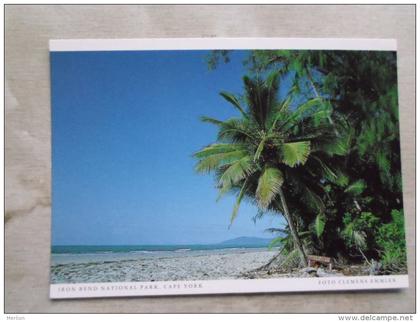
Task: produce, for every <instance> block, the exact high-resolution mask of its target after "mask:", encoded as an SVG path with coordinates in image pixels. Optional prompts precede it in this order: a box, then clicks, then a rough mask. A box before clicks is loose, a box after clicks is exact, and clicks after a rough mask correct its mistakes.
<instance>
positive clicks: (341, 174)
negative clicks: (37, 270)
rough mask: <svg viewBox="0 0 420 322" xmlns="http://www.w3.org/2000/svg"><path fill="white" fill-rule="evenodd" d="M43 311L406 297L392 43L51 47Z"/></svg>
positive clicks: (163, 42)
mask: <svg viewBox="0 0 420 322" xmlns="http://www.w3.org/2000/svg"><path fill="white" fill-rule="evenodd" d="M50 60H51V101H52V107H51V110H52V239H51V240H52V245H51V272H50V283H51V285H50V297H51V298H53V299H59V298H83V297H114V296H124V297H127V296H156V295H180V294H233V293H258V292H264V293H266V292H305V291H339V290H363V289H393V288H404V287H408V275H407V260H406V241H405V228H404V227H405V224H404V208H403V195H402V178H401V156H400V135H399V131H400V130H399V113H398V83H397V46H396V42H395V41H394V40H391V39H297V38H290V39H286V38H253V39H247V38H232V39H228V38H208V39H205V38H200V39H198V38H197V39H68V40H51V41H50Z"/></svg>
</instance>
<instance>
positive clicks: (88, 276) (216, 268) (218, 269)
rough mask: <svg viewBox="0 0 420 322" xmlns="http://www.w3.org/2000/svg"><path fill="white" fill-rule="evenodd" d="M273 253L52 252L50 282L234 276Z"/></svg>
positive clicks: (251, 250)
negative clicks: (92, 253) (99, 253)
mask: <svg viewBox="0 0 420 322" xmlns="http://www.w3.org/2000/svg"><path fill="white" fill-rule="evenodd" d="M276 254H277V251H275V250H270V251H269V250H267V248H261V249H224V250H211V251H185V252H173V251H172V252H153V254H150V252H149V253H132V254H127V253H122V254H114V253H110V254H101V255H100V256H99V255H97V254H94V255H90V256H89V255H87V254H82V255H81V254H53V255H52V259H51V261H52V263H51V283H82V282H134V281H176V280H214V279H235V278H241V274H243V273H246V272H247V271H250V270H253V269H256V268H258V267H260V266H262V265H264V264H266V263H267V262H268V261H269V260H270V259H271V258H272V257H273V256H275V255H276ZM242 278H243V277H242Z"/></svg>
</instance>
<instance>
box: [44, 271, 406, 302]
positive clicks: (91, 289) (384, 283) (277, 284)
mask: <svg viewBox="0 0 420 322" xmlns="http://www.w3.org/2000/svg"><path fill="white" fill-rule="evenodd" d="M408 285H409V283H408V275H375V276H340V277H321V278H317V277H306V278H277V279H253V280H201V281H165V282H163V281H157V282H119V283H74V284H51V285H50V298H51V299H66V298H89V297H90V298H94V297H121V296H122V297H129V296H166V295H199V294H202V295H203V294H240V293H268V292H270V293H274V292H307V291H346V290H377V289H395V288H407V287H408Z"/></svg>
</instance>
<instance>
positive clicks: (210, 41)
mask: <svg viewBox="0 0 420 322" xmlns="http://www.w3.org/2000/svg"><path fill="white" fill-rule="evenodd" d="M214 49H222V50H235V49H236V50H253V49H261V50H262V49H266V50H270V49H272V50H276V49H290V50H362V51H369V50H371V51H396V50H397V42H396V40H395V39H350V38H348V39H345V38H147V39H146V38H144V39H52V40H50V41H49V50H50V52H77V51H136V50H138V51H140V50H150V51H154V50H214ZM407 287H409V279H408V275H380V276H339V277H322V278H316V277H306V278H276V279H251V280H249V279H237V280H231V279H226V280H199V281H154V282H111V283H72V284H66V283H63V284H61V283H60V284H50V298H51V299H66V298H100V297H130V296H170V295H200V294H241V293H269V292H270V293H274V292H309V291H346V290H378V289H401V288H407Z"/></svg>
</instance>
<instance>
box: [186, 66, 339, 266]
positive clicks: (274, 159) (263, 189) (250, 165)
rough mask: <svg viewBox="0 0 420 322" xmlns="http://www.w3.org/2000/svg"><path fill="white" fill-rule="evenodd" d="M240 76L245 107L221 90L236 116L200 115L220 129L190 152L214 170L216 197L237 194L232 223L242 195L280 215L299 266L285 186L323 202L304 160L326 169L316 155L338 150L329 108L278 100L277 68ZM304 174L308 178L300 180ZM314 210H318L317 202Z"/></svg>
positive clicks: (200, 165) (201, 164) (298, 242)
mask: <svg viewBox="0 0 420 322" xmlns="http://www.w3.org/2000/svg"><path fill="white" fill-rule="evenodd" d="M243 80H244V88H245V95H244V101H245V103H246V108H244V107H243V106H242V104H241V100H240V99H239V98H237V97H235V96H234V95H232V94H229V93H227V92H222V93H221V96H222V97H223V98H224V99H226V100H227V101H228V102H229V103H231V105H232V106H233V107H234V108H236V109H237V110H238V112H239V113H240V117H237V118H231V119H228V120H226V121H220V120H217V119H214V118H210V117H203V118H202V120H203V121H204V122H209V123H212V124H215V125H217V126H218V128H219V132H218V137H217V141H216V142H215V143H213V144H211V145H209V146H207V147H205V148H203V149H202V150H200V151H199V152H197V153H195V155H194V156H195V157H196V158H197V159H198V163H197V165H196V171H198V172H214V173H215V174H216V178H217V187H218V189H219V191H220V195H219V197H221V196H223V195H224V194H226V193H227V192H235V193H237V197H236V203H235V205H234V208H233V212H232V216H231V223H232V222H233V221H234V219H235V218H236V216H237V214H238V210H239V206H240V204H241V202H242V200H243V199H244V197H249V198H251V199H252V200H254V201H256V203H257V205H258V207H259V208H260V209H261V210H263V211H265V210H274V211H276V212H280V213H282V214H283V216H284V217H285V219H286V221H287V224H288V227H289V230H290V233H291V236H292V238H293V241H294V244H295V247H296V249H297V250H298V252H299V255H300V259H301V264H303V265H304V264H305V263H306V262H307V260H306V253H305V250H304V248H303V245H302V242H301V240H300V238H299V234H298V231H297V228H296V227H297V225H296V223H295V220H294V218H293V216H292V215H291V213H290V211H289V208H288V203H287V200H286V196H285V190H290V189H295V188H296V189H297V190H298V191H300V192H302V193H303V194H306V195H307V196H308V199H312V200H315V201H316V202H318V203H322V200H321V198H319V197H318V196H317V194H316V192H315V191H314V190H313V189H312V187H311V186H321V184H320V182H319V177H316V175H314V174H313V171H311V169H309V168H307V167H305V164H306V163H307V162H308V159H311V158H312V159H311V162H312V164H316V165H317V167H318V168H320V169H322V168H323V167H324V169H328V170H330V168H329V167H328V166H327V165H326V164H325V163H324V162H323V160H322V158H320V155H319V153H320V152H322V153H325V151H324V150H328V149H329V151H330V152H331V150H333V152H331V153H337V154H339V153H340V150H343V149H340V148H339V145H337V144H336V142H332V141H333V140H335V139H336V138H337V137H336V135H335V134H334V133H332V135H331V127H330V126H329V122H328V118H329V117H330V113H331V110H330V109H328V107H327V106H326V104H324V103H323V102H322V101H321V100H320V99H319V98H314V99H310V100H308V101H305V102H304V103H303V104H300V105H299V106H297V107H295V106H293V97H291V96H289V97H287V98H286V99H285V100H283V101H279V100H278V98H277V96H278V95H277V94H278V89H279V74H278V72H274V73H272V74H270V75H269V76H268V77H267V78H266V79H265V80H262V79H261V78H254V79H251V78H249V77H247V76H245V77H244V79H243ZM332 132H333V131H332ZM328 138H330V139H328ZM334 138H335V139H334ZM334 151H335V152H334ZM341 152H342V151H341ZM331 172H332V171H331ZM305 176H306V177H308V176H309V177H311V178H312V179H310V180H306V181H305V180H302V178H303V177H305ZM314 180H315V181H314ZM314 211H315V212H319V211H322V205H319V207H318V209H317V210H314ZM315 215H316V214H315Z"/></svg>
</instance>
